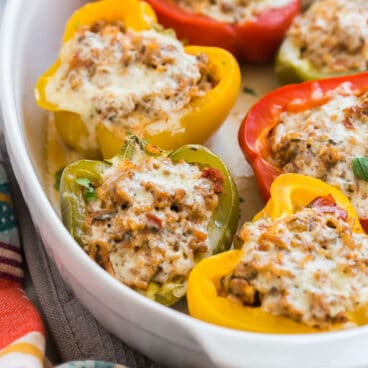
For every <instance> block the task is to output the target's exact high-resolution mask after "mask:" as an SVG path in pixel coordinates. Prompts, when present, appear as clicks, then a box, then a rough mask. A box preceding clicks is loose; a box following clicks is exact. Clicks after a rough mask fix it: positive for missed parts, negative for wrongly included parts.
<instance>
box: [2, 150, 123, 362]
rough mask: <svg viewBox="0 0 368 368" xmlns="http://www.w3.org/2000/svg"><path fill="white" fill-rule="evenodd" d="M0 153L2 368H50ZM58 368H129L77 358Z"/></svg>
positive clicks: (43, 333)
mask: <svg viewBox="0 0 368 368" xmlns="http://www.w3.org/2000/svg"><path fill="white" fill-rule="evenodd" d="M1 158H2V157H1V153H0V368H51V367H52V365H51V364H50V363H49V362H48V361H47V359H46V358H45V330H44V326H43V323H42V320H41V318H40V315H39V313H38V311H37V309H36V308H35V307H34V306H33V305H32V303H31V302H30V301H29V299H28V298H27V297H26V295H25V293H24V290H23V287H22V285H23V276H24V273H23V264H22V253H21V245H20V241H19V234H18V229H17V223H16V219H15V214H14V210H13V206H12V203H11V199H10V192H9V184H8V181H7V176H6V171H5V165H4V163H3V161H2V160H1ZM58 368H126V367H125V366H122V365H117V364H114V363H107V362H98V361H78V362H69V363H64V364H62V365H60V366H58Z"/></svg>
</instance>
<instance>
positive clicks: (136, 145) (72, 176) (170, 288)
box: [60, 136, 239, 305]
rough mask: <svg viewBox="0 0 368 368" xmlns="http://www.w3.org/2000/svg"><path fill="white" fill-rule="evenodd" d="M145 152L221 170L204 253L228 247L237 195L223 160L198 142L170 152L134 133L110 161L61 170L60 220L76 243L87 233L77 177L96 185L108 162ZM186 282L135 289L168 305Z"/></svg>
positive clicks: (236, 212)
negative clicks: (221, 189) (220, 190)
mask: <svg viewBox="0 0 368 368" xmlns="http://www.w3.org/2000/svg"><path fill="white" fill-rule="evenodd" d="M150 147H151V149H150ZM145 155H153V156H156V157H158V156H167V157H169V158H170V159H171V160H172V161H173V162H177V161H180V160H184V161H186V162H188V163H193V164H197V165H198V166H200V167H211V168H215V169H217V170H219V171H220V172H221V173H222V175H223V177H224V183H223V191H222V193H221V194H220V195H219V204H218V206H217V208H216V209H215V211H214V214H213V216H212V219H211V220H210V223H209V226H208V238H209V242H210V247H209V248H210V251H209V252H208V254H206V256H210V255H213V254H216V253H220V252H223V251H225V250H227V249H229V248H230V246H231V243H232V240H233V236H234V234H235V232H236V229H237V226H238V220H239V198H238V193H237V189H236V186H235V183H234V180H233V178H232V176H231V173H230V171H229V169H228V168H227V167H226V165H225V164H224V163H223V162H222V160H221V159H220V158H219V157H218V156H216V155H215V154H214V153H213V152H211V151H210V150H209V149H207V148H205V147H203V146H201V145H185V146H182V147H180V148H178V149H176V150H174V151H171V152H169V151H163V150H160V149H157V148H156V147H154V149H153V150H152V146H149V145H147V144H146V143H144V142H142V141H140V140H139V138H137V137H136V136H128V137H127V139H126V140H125V143H124V146H123V147H122V150H121V153H120V154H118V155H116V156H114V157H113V158H111V159H110V160H106V161H91V160H79V161H76V162H74V163H72V164H70V165H68V166H66V168H65V169H64V172H63V174H62V177H61V181H60V202H61V214H62V220H63V223H64V225H65V227H66V228H67V229H68V230H69V232H70V233H71V235H72V236H73V237H74V239H75V240H76V241H77V242H78V243H79V245H81V246H83V245H84V244H83V235H84V234H85V233H86V228H85V226H86V225H85V217H86V214H87V210H86V205H87V200H86V196H85V188H84V187H83V185H81V184H80V180H81V179H83V180H85V179H87V180H88V181H89V182H90V183H92V184H93V186H94V187H97V186H99V185H101V184H102V181H103V173H104V171H105V170H106V169H108V168H109V167H111V165H116V164H117V163H119V162H120V161H122V160H129V161H132V162H133V163H135V164H139V163H140V162H142V159H143V158H144V156H145ZM78 181H79V183H78ZM202 258H203V257H202ZM198 261H199V259H198ZM186 283H187V279H186V278H178V279H176V280H172V281H170V282H168V283H165V284H162V285H161V284H158V283H156V282H151V283H150V284H149V287H148V290H138V289H137V290H136V291H138V292H140V293H141V294H143V295H145V296H146V297H149V298H150V299H153V300H155V301H157V302H159V303H161V304H164V305H171V304H174V303H175V302H177V301H178V300H179V299H180V298H181V297H182V296H184V295H185V293H186Z"/></svg>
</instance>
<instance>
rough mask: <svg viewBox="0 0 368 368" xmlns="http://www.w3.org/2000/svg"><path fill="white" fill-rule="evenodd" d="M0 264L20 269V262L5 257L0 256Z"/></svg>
mask: <svg viewBox="0 0 368 368" xmlns="http://www.w3.org/2000/svg"><path fill="white" fill-rule="evenodd" d="M1 263H3V264H7V265H10V266H14V267H17V268H20V269H21V268H22V262H19V261H17V260H16V259H10V258H7V257H2V256H0V264H1Z"/></svg>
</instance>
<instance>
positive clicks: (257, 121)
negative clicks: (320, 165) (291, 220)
mask: <svg viewBox="0 0 368 368" xmlns="http://www.w3.org/2000/svg"><path fill="white" fill-rule="evenodd" d="M345 82H348V83H350V88H351V90H352V91H353V92H354V93H357V94H359V93H362V92H364V91H367V90H368V72H364V73H359V74H355V75H350V76H343V77H336V78H328V79H322V80H318V81H310V82H304V83H300V84H290V85H287V86H285V87H281V88H278V89H276V90H274V91H273V92H271V93H269V94H267V95H266V96H264V97H263V98H262V99H261V100H260V101H258V102H257V103H256V104H255V105H254V106H253V107H252V108H251V109H250V110H249V112H248V114H247V115H246V117H245V118H244V120H243V122H242V124H241V126H240V129H239V134H238V139H239V144H240V147H241V149H242V151H243V153H244V155H245V157H246V159H247V161H248V162H249V163H250V165H251V166H252V167H253V170H254V173H255V176H256V179H257V182H258V187H259V190H260V192H261V194H262V196H263V197H264V199H265V200H268V199H269V197H270V187H271V184H272V182H273V181H274V179H275V178H276V177H277V176H278V175H280V174H281V173H282V171H281V169H280V168H278V167H276V166H273V165H272V164H270V163H269V162H268V161H267V160H266V158H267V156H268V154H269V152H270V147H269V140H268V136H269V133H270V131H271V130H272V129H273V128H274V126H275V125H277V124H278V123H279V122H280V114H281V113H282V112H284V111H290V112H300V111H304V110H309V109H312V108H314V107H317V106H321V105H322V104H324V103H326V102H327V101H328V100H329V98H330V97H329V94H328V92H329V91H332V90H334V89H336V88H337V87H338V86H339V85H341V84H342V83H345ZM360 222H361V224H362V226H363V228H364V229H365V231H367V232H368V219H360Z"/></svg>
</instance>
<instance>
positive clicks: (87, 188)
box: [76, 178, 97, 202]
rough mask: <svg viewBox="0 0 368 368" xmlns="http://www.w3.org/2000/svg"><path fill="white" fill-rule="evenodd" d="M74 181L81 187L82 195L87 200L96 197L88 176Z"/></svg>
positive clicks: (92, 199) (93, 199)
mask: <svg viewBox="0 0 368 368" xmlns="http://www.w3.org/2000/svg"><path fill="white" fill-rule="evenodd" d="M76 182H77V183H78V184H79V185H80V186H81V187H82V188H83V197H84V199H85V200H86V201H87V202H90V201H95V200H96V199H97V195H96V190H95V188H94V186H93V185H92V183H91V180H89V179H88V178H78V179H77V180H76Z"/></svg>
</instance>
